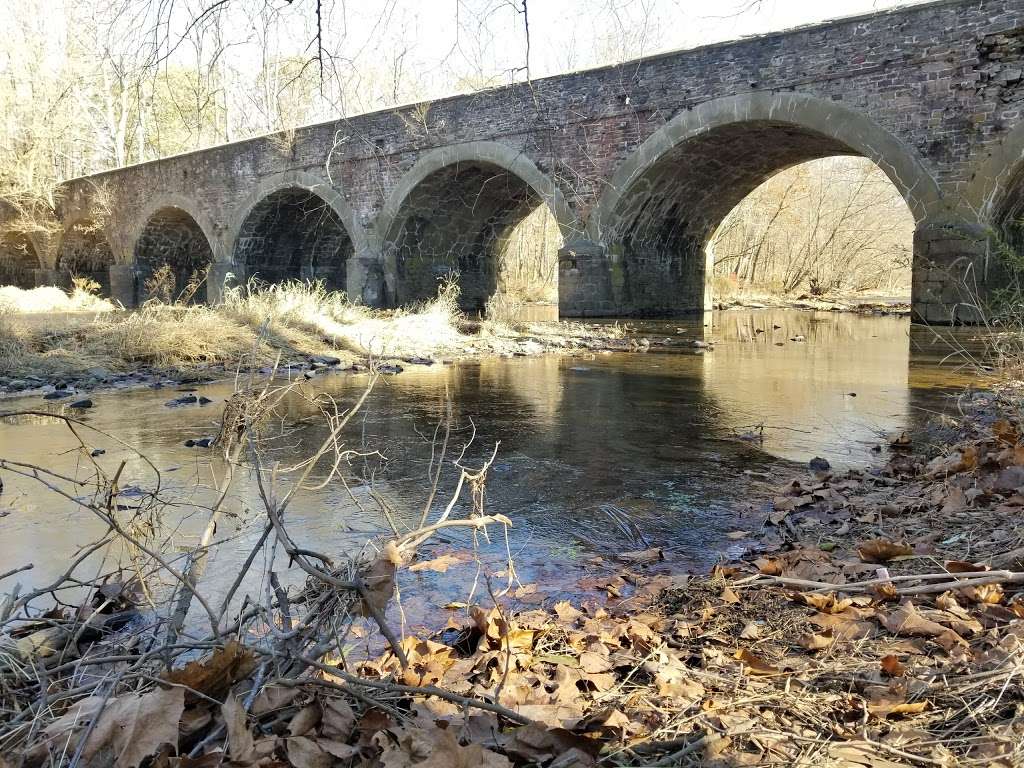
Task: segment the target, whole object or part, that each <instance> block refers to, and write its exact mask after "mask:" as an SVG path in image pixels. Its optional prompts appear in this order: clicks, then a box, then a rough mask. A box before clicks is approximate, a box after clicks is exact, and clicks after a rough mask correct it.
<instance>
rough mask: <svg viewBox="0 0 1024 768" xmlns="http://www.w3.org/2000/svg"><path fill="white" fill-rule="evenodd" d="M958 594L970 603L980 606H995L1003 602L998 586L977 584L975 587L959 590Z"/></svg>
mask: <svg viewBox="0 0 1024 768" xmlns="http://www.w3.org/2000/svg"><path fill="white" fill-rule="evenodd" d="M959 592H960V594H961V595H963V596H964V597H966V598H967V599H968V600H970V601H971V602H972V603H979V604H981V605H997V604H998V603H1001V602H1003V597H1004V594H1003V588H1002V586H1001V585H999V584H978V585H977V586H972V587H964V588H963V589H961V590H959Z"/></svg>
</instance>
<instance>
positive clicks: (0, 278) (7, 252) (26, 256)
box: [0, 232, 43, 289]
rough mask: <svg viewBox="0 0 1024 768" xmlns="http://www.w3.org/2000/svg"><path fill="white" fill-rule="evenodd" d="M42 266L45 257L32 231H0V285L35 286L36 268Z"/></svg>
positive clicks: (25, 287) (24, 287)
mask: <svg viewBox="0 0 1024 768" xmlns="http://www.w3.org/2000/svg"><path fill="white" fill-rule="evenodd" d="M42 268H43V257H42V255H41V251H40V248H39V243H38V241H37V240H36V239H35V238H34V237H33V236H32V234H31V233H27V232H2V233H0V286H2V285H13V286H15V287H17V288H23V289H29V288H34V287H35V285H36V270H39V269H42Z"/></svg>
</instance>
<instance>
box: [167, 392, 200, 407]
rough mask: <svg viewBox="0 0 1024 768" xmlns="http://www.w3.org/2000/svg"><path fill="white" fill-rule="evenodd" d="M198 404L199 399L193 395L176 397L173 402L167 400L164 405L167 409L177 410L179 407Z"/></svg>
mask: <svg viewBox="0 0 1024 768" xmlns="http://www.w3.org/2000/svg"><path fill="white" fill-rule="evenodd" d="M198 402H199V398H198V397H196V396H195V395H183V396H181V397H176V398H174V399H173V400H168V401H167V402H166V403H164V405H166V406H167V407H168V408H177V407H178V406H179V405H192V404H194V403H198Z"/></svg>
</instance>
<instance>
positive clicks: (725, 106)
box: [587, 93, 943, 314]
mask: <svg viewBox="0 0 1024 768" xmlns="http://www.w3.org/2000/svg"><path fill="white" fill-rule="evenodd" d="M830 155H857V156H863V157H867V158H869V159H870V160H872V161H873V162H874V163H875V164H877V165H878V166H879V168H881V169H882V171H884V172H885V174H886V175H887V176H888V177H889V179H890V180H892V182H893V184H894V185H895V186H896V188H897V189H898V190H899V191H900V193H901V194H902V195H903V198H904V200H906V202H907V205H908V207H909V209H910V211H911V212H912V214H913V215H914V217H915V220H916V221H917V222H918V224H919V225H921V223H922V222H925V221H928V220H930V219H932V218H934V217H937V216H940V215H941V213H942V210H943V200H942V195H941V192H940V190H939V187H938V185H937V184H936V182H935V179H934V178H933V177H932V175H931V174H930V173H929V171H928V169H927V168H926V167H925V166H924V164H923V163H922V161H921V160H920V158H919V157H918V156H917V154H916V153H915V152H914V151H913V150H912V149H910V148H909V147H907V146H906V145H905V144H904V143H903V142H901V141H900V140H899V139H897V138H896V137H895V136H893V135H892V134H891V133H889V132H888V131H886V130H885V129H884V128H882V127H881V126H879V125H878V124H876V123H875V122H874V121H872V120H871V119H870V118H868V117H866V116H864V115H862V114H860V113H858V112H856V111H854V110H852V109H850V108H849V107H846V106H844V105H842V104H840V103H837V102H834V101H828V100H823V99H819V98H816V97H813V96H807V95H802V94H794V93H749V94H742V95H738V96H731V97H727V98H722V99H715V100H713V101H709V102H705V103H703V104H701V105H699V106H697V107H694V108H693V109H691V110H687V111H685V112H683V113H681V114H679V115H677V116H676V117H674V118H673V119H672V120H670V121H668V122H667V123H666V124H665V125H663V126H662V127H661V128H659V129H658V130H657V131H655V132H654V133H653V134H652V135H651V136H650V137H649V138H648V139H647V140H646V141H645V142H643V144H641V146H640V147H639V148H638V149H637V150H635V151H634V152H633V153H632V154H631V155H630V156H629V157H627V158H626V159H625V160H624V161H623V162H622V164H621V165H620V166H619V167H618V168H617V169H616V171H615V173H614V174H613V175H612V177H611V178H610V179H609V180H608V182H607V185H606V187H605V189H604V191H603V193H602V194H601V197H600V199H599V200H598V202H597V204H596V206H595V207H594V209H593V210H592V211H591V214H590V216H589V218H588V221H587V234H588V237H589V239H590V240H591V241H593V242H594V243H597V244H599V245H600V246H601V248H602V249H606V250H607V252H608V258H607V269H608V275H607V286H606V291H607V293H608V294H609V301H608V304H609V305H610V306H611V307H613V311H614V312H616V313H619V312H622V313H631V314H672V313H676V312H681V311H693V310H700V309H706V308H708V307H709V305H710V299H711V297H710V292H709V290H708V282H709V281H707V280H706V279H705V277H706V273H707V271H708V268H709V265H708V263H707V261H708V258H709V256H708V254H707V249H706V246H707V243H708V242H709V240H710V239H711V236H712V235H713V233H714V231H715V229H716V228H717V226H718V224H719V223H720V222H721V220H722V219H723V218H724V217H725V215H726V214H727V213H728V212H729V211H730V210H732V208H733V207H734V206H735V205H736V204H737V203H739V202H740V200H742V199H743V198H744V197H745V196H746V195H747V194H749V193H750V192H751V191H753V189H755V188H756V187H757V186H758V185H759V184H761V183H762V182H764V181H765V180H767V179H768V178H769V177H771V176H772V175H774V174H775V173H777V172H779V171H781V170H784V169H785V168H788V167H790V166H793V165H796V164H798V163H801V162H806V161H808V160H814V159H818V158H822V157H827V156H830Z"/></svg>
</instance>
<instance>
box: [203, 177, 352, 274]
mask: <svg viewBox="0 0 1024 768" xmlns="http://www.w3.org/2000/svg"><path fill="white" fill-rule="evenodd" d="M228 242H229V246H228V249H227V251H226V252H225V253H224V254H222V259H218V261H221V262H222V263H223V262H227V263H229V264H231V265H233V266H234V267H235V268H236V269H238V270H239V271H240V272H242V273H243V274H244V275H245V276H246V277H253V276H255V277H258V278H260V279H262V280H265V281H266V282H271V283H275V282H282V281H284V280H288V279H307V280H315V279H321V280H323V281H324V282H325V284H326V286H327V287H328V288H329V289H331V290H346V288H347V273H348V266H349V262H350V261H351V260H352V259H353V257H354V256H355V255H356V254H360V253H365V252H367V250H368V243H367V238H366V233H365V231H364V230H363V228H362V227H361V226H359V225H358V223H357V222H356V220H355V214H354V212H353V211H352V207H351V206H350V205H349V204H348V202H347V201H346V200H345V198H344V196H343V195H341V193H340V192H338V191H337V190H336V189H335V188H333V187H332V186H331V185H330V184H329V183H327V182H326V181H325V180H324V179H322V178H319V177H317V176H314V175H312V174H309V173H305V172H301V171H286V172H284V173H279V174H274V175H272V176H268V177H267V178H265V179H263V180H262V181H261V182H260V184H259V186H257V188H256V189H255V190H253V191H252V192H251V193H250V194H249V195H248V196H247V197H246V198H245V200H243V201H242V203H241V204H240V205H239V206H238V207H237V208H236V210H235V214H234V216H233V218H232V221H231V223H230V225H229V227H228Z"/></svg>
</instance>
